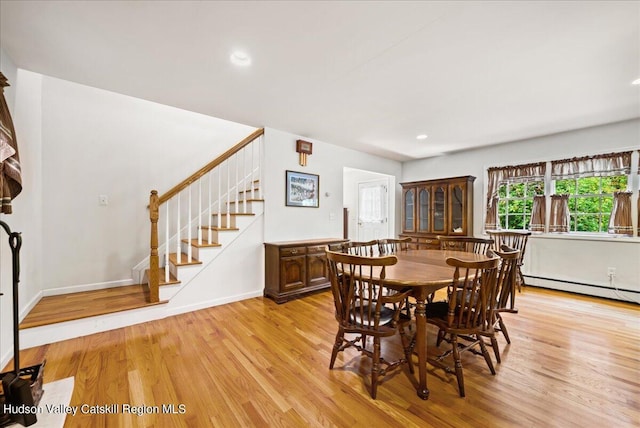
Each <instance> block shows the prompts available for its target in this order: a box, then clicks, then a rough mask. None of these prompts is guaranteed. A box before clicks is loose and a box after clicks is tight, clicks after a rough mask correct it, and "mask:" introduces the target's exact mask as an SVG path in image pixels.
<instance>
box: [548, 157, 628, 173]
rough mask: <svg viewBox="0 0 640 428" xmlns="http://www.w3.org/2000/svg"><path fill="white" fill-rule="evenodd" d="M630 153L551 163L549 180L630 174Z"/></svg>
mask: <svg viewBox="0 0 640 428" xmlns="http://www.w3.org/2000/svg"><path fill="white" fill-rule="evenodd" d="M631 153H632V152H621V153H609V154H606V155H597V156H584V157H579V158H572V159H563V160H557V161H552V162H551V179H553V180H560V179H567V178H581V177H594V176H595V177H607V176H612V175H628V174H630V173H631Z"/></svg>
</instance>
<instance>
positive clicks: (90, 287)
mask: <svg viewBox="0 0 640 428" xmlns="http://www.w3.org/2000/svg"><path fill="white" fill-rule="evenodd" d="M134 284H138V283H137V282H135V281H134V280H133V278H129V279H120V280H117V281H107V282H96V283H94V284H80V285H70V286H68V287H59V288H48V289H46V290H42V296H43V297H46V296H58V295H61V294H71V293H81V292H83V291H95V290H104V289H106V288H115V287H124V286H127V285H134Z"/></svg>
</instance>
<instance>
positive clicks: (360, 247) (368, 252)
mask: <svg viewBox="0 0 640 428" xmlns="http://www.w3.org/2000/svg"><path fill="white" fill-rule="evenodd" d="M342 252H346V253H349V254H351V255H354V256H368V257H373V256H374V255H376V256H377V255H378V240H377V239H373V240H371V241H366V242H358V241H349V242H347V243H346V244H345V246H344V249H343V251H342Z"/></svg>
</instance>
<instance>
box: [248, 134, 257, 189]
mask: <svg viewBox="0 0 640 428" xmlns="http://www.w3.org/2000/svg"><path fill="white" fill-rule="evenodd" d="M256 141H257V139H256V140H253V141H252V142H251V179H250V180H249V186H251V199H255V198H256V192H255V190H254V189H255V187H256V186H254V185H253V180H254V179H255V178H254V177H255V173H256V169H255V167H254V162H255V160H256Z"/></svg>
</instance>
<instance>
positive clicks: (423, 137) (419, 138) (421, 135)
mask: <svg viewBox="0 0 640 428" xmlns="http://www.w3.org/2000/svg"><path fill="white" fill-rule="evenodd" d="M416 139H417V140H426V139H427V134H420V135H418V136H417V137H416Z"/></svg>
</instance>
